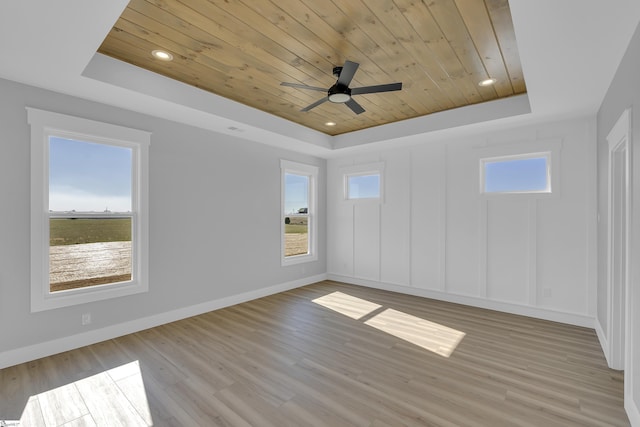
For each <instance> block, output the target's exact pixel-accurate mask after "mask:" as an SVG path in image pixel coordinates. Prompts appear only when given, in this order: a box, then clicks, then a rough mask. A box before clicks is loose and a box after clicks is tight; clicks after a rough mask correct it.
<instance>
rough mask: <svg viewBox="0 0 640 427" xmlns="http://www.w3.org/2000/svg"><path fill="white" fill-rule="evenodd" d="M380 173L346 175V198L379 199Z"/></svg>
mask: <svg viewBox="0 0 640 427" xmlns="http://www.w3.org/2000/svg"><path fill="white" fill-rule="evenodd" d="M379 198H380V174H379V173H371V174H363V175H348V176H347V199H349V200H353V199H379Z"/></svg>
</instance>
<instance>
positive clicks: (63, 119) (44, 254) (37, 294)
mask: <svg viewBox="0 0 640 427" xmlns="http://www.w3.org/2000/svg"><path fill="white" fill-rule="evenodd" d="M27 121H28V123H29V125H30V127H31V312H39V311H44V310H51V309H56V308H62V307H68V306H73V305H78V304H85V303H89V302H94V301H102V300H106V299H111V298H117V297H122V296H126V295H133V294H138V293H142V292H147V291H148V290H149V281H148V277H149V274H148V270H149V265H148V253H149V221H148V204H149V196H148V194H149V179H148V170H149V167H148V166H149V145H150V142H151V133H150V132H147V131H142V130H138V129H132V128H128V127H123V126H117V125H113V124H109V123H103V122H98V121H94V120H89V119H84V118H80V117H75V116H69V115H66V114H60V113H54V112H51V111H46V110H40V109H36V108H31V107H27ZM52 136H56V137H60V138H66V139H73V140H78V141H83V142H90V143H98V144H105V145H113V146H119V147H126V148H130V149H131V150H132V171H131V172H132V177H131V180H132V182H131V198H132V205H131V215H130V217H131V219H132V230H131V254H132V265H131V276H132V278H131V280H130V281H125V282H118V283H109V284H105V285H95V286H89V287H84V288H78V289H70V290H64V291H57V292H51V290H50V283H49V219H50V218H54V217H59V216H60V215H59V214H57V213H56V214H53V215H52V214H51V213H50V212H49V138H50V137H52ZM73 216H74V217H87V215H86V214H82V213H77V214H75V215H73ZM107 216H109V215H102V214H100V217H107ZM115 216H117V215H114V217H115ZM127 216H128V215H127ZM93 217H95V215H94V216H93ZM109 217H111V216H109Z"/></svg>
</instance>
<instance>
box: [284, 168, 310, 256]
mask: <svg viewBox="0 0 640 427" xmlns="http://www.w3.org/2000/svg"><path fill="white" fill-rule="evenodd" d="M280 166H281V174H282V218H281V223H282V245H281V251H282V265H289V264H296V263H299V262H307V261H313V260H316V259H318V254H317V243H316V240H317V238H316V236H317V223H316V204H317V192H316V185H317V180H318V168H317V167H316V166H310V165H305V164H302V163H295V162H290V161H287V160H282V161H281V165H280Z"/></svg>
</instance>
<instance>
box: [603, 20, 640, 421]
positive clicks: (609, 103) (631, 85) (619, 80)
mask: <svg viewBox="0 0 640 427" xmlns="http://www.w3.org/2000/svg"><path fill="white" fill-rule="evenodd" d="M638 76H640V26H639V27H638V28H636V31H635V34H634V36H633V38H632V39H631V42H630V44H629V47H628V48H627V52H626V54H625V56H624V57H623V59H622V61H621V63H620V66H619V68H618V71H617V72H616V75H615V77H614V79H613V81H612V82H611V86H610V87H609V90H608V91H607V94H606V96H605V98H604V100H603V102H602V105H601V106H600V111H599V112H598V117H597V120H598V122H597V123H598V211H599V213H600V222H599V224H598V240H599V245H598V249H599V251H598V266H599V268H598V315H597V319H598V323H599V324H600V325H601V330H602V331H604V334H602V333H601V335H604V336H603V337H601V340H602V341H603V347H605V348H606V346H607V341H608V340H609V337H607V336H606V331H607V320H608V318H609V316H610V314H611V313H609V306H608V300H607V237H608V236H607V221H608V218H607V214H608V212H607V201H608V185H609V183H608V174H609V170H608V160H609V159H608V147H607V139H606V137H607V135H608V133H609V132H610V131H611V128H612V127H613V125H614V124H615V123H616V121H617V120H618V118H619V117H620V115H621V114H622V112H623V111H624V110H625V109H627V108H631V126H632V131H631V156H632V159H631V163H632V166H631V169H632V184H631V191H632V196H631V198H632V200H631V211H632V214H631V232H630V236H629V237H630V239H631V240H630V242H631V244H630V246H631V247H630V257H631V258H630V259H631V263H630V267H631V278H630V282H631V283H630V284H631V289H630V293H629V294H628V295H627V300H628V306H627V307H629V308H630V310H628V313H627V314H628V317H627V324H626V328H627V331H626V332H627V342H626V345H627V346H629V347H628V352H627V359H628V360H627V361H626V362H627V365H626V366H625V386H626V387H625V391H626V393H625V409H626V410H627V414H628V415H629V419H630V420H631V424H632V425H634V426H640V326H638V325H640V220H639V218H640V80H639V78H638Z"/></svg>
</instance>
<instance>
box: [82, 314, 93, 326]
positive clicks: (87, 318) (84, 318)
mask: <svg viewBox="0 0 640 427" xmlns="http://www.w3.org/2000/svg"><path fill="white" fill-rule="evenodd" d="M90 323H91V313H82V324H83V325H88V324H90Z"/></svg>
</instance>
